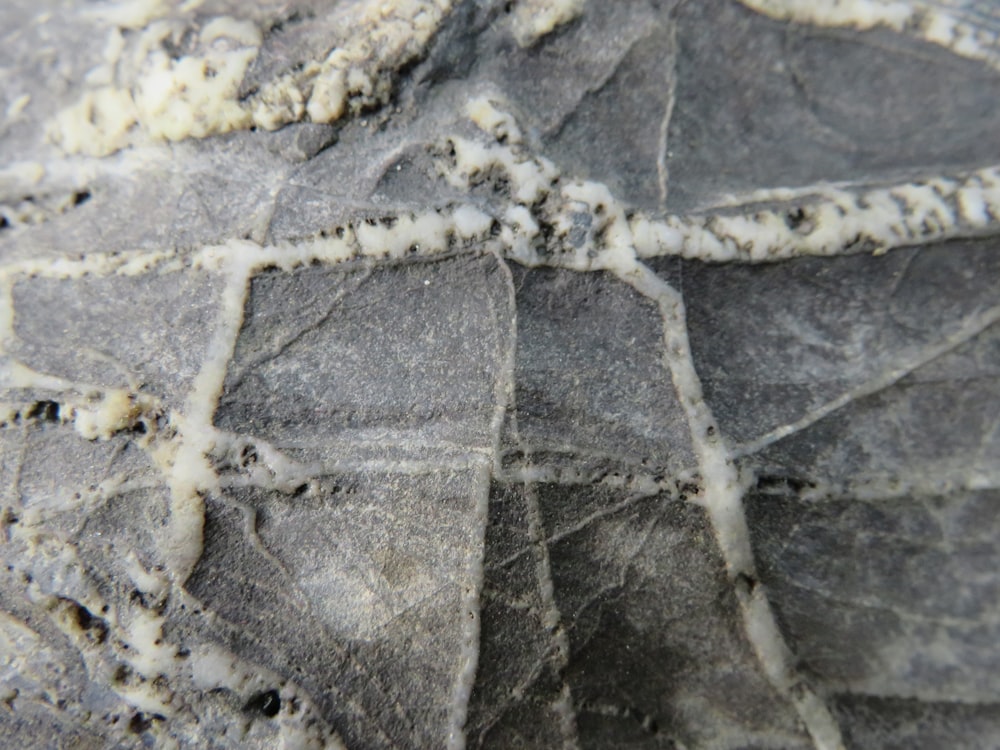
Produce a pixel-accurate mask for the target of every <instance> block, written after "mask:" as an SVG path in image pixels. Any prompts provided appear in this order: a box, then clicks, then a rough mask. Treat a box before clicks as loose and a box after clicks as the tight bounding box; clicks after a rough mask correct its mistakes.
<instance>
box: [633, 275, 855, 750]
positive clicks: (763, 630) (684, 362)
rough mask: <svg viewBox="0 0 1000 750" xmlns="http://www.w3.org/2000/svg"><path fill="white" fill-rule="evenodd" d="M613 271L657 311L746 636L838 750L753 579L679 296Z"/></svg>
mask: <svg viewBox="0 0 1000 750" xmlns="http://www.w3.org/2000/svg"><path fill="white" fill-rule="evenodd" d="M618 275H619V277H620V278H621V279H622V280H624V281H625V282H626V283H628V284H630V285H631V286H632V287H633V288H634V289H636V291H638V292H639V293H640V294H642V295H643V296H645V297H647V298H648V299H650V300H652V301H653V302H654V303H656V305H657V306H658V307H659V310H660V315H661V316H662V319H663V338H664V345H665V352H664V365H665V366H666V367H667V369H668V371H669V372H670V376H671V379H672V380H673V383H674V388H675V389H676V391H677V396H678V398H679V400H680V402H681V405H682V407H683V408H684V411H685V414H686V416H687V420H688V426H689V428H690V430H691V436H692V445H693V448H694V452H695V455H696V457H697V459H698V467H699V471H700V473H701V482H702V493H701V494H702V501H703V503H704V506H705V509H706V511H707V513H708V516H709V519H710V520H711V522H712V526H713V528H714V530H715V535H716V538H717V540H718V544H719V549H720V551H721V553H722V557H723V560H724V561H725V564H726V569H727V573H728V575H729V578H730V580H732V581H733V582H734V585H735V589H736V595H737V600H738V601H739V605H740V611H741V614H742V617H743V622H744V626H745V628H746V634H747V638H748V640H749V641H750V644H751V646H752V647H753V649H754V651H755V652H756V654H757V658H758V660H759V661H760V663H761V666H762V668H763V670H764V673H765V674H766V675H767V678H768V680H769V681H770V682H771V684H772V685H773V686H774V687H775V688H776V689H777V690H779V691H780V692H781V693H782V694H784V695H786V696H788V697H789V699H790V700H791V701H792V703H793V704H794V705H795V708H796V710H797V712H798V715H799V718H800V719H801V721H802V722H803V724H804V725H805V726H806V729H807V730H808V732H809V734H810V736H811V737H812V739H813V742H814V743H815V745H816V747H817V749H818V750H840V749H841V748H843V741H842V740H841V737H840V729H839V727H838V726H837V723H836V721H835V720H834V718H833V716H832V715H831V714H830V712H829V710H828V709H827V707H826V706H825V705H824V703H823V701H822V700H821V699H820V698H819V697H818V696H817V695H816V694H815V693H813V692H812V691H811V690H810V688H809V687H808V686H807V685H806V684H805V683H804V682H803V681H802V680H801V678H799V677H798V676H797V675H796V674H795V672H794V669H793V667H792V656H791V653H790V651H789V649H788V647H787V646H786V644H785V642H784V639H783V638H782V636H781V633H780V631H779V629H778V625H777V622H776V621H775V619H774V614H773V612H772V611H771V607H770V604H769V603H768V601H767V596H766V594H765V592H764V588H763V586H760V585H757V584H756V583H755V581H756V573H755V568H754V561H753V552H752V550H751V546H750V530H749V527H748V526H747V521H746V515H745V513H744V508H743V486H742V483H741V481H740V477H739V472H738V471H737V468H736V464H735V462H734V460H733V457H732V455H731V454H730V451H729V449H728V448H727V446H726V444H725V442H724V441H723V439H722V437H721V435H720V434H719V431H718V428H717V426H716V424H715V420H714V418H713V416H712V413H711V410H710V409H709V407H708V404H707V403H706V402H705V399H704V397H703V394H702V389H701V381H700V380H699V378H698V374H697V372H696V371H695V367H694V360H693V358H692V356H691V348H690V344H689V342H688V336H687V323H686V318H685V310H684V302H683V300H682V299H681V296H680V295H679V294H678V293H677V292H676V290H674V289H673V288H672V287H671V286H670V285H669V284H667V283H666V282H665V281H663V280H662V279H660V278H659V277H658V276H657V275H656V274H655V273H653V271H652V270H650V269H649V268H648V267H647V266H645V265H643V264H641V263H637V264H636V265H635V267H634V268H633V269H632V270H630V271H627V272H624V273H619V274H618Z"/></svg>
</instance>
